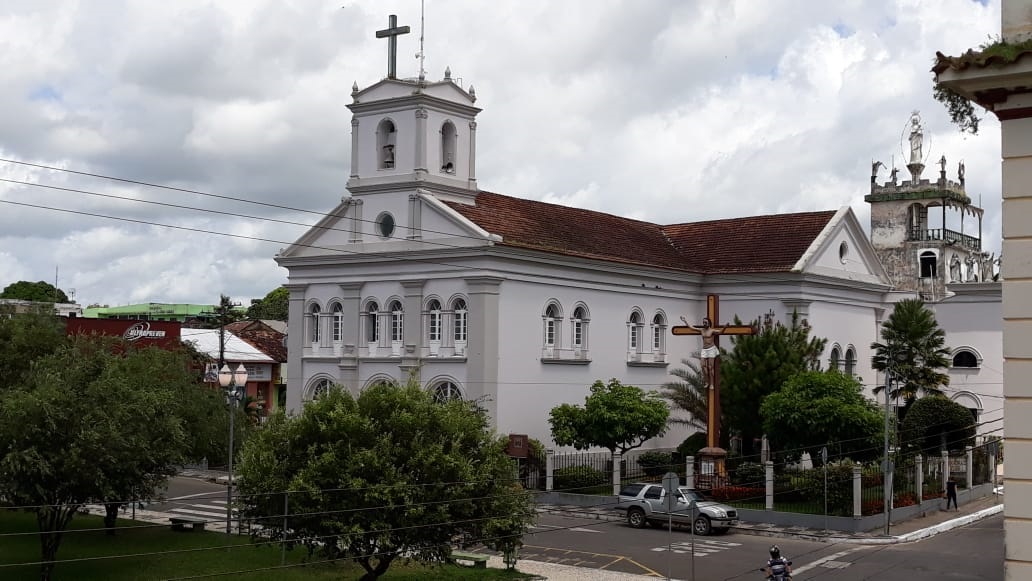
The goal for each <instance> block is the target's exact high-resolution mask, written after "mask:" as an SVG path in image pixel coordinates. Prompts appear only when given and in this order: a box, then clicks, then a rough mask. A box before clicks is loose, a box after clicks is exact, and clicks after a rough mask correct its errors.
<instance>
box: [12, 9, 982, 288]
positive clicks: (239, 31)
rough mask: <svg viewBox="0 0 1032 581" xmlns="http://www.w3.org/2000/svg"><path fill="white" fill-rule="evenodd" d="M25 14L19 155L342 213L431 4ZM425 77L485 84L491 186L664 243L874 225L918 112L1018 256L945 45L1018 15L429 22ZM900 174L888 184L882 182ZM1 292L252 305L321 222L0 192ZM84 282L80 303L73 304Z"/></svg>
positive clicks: (846, 12)
mask: <svg viewBox="0 0 1032 581" xmlns="http://www.w3.org/2000/svg"><path fill="white" fill-rule="evenodd" d="M342 3H343V4H344V6H343V8H342V7H341V6H340V4H341V2H339V3H336V4H333V3H322V4H320V3H314V2H282V1H278V0H261V1H258V2H253V1H243V0H234V1H228V0H227V1H225V2H218V3H210V2H203V1H201V0H184V1H182V2H171V3H168V2H166V3H154V2H146V3H136V2H121V1H118V0H103V1H96V2H57V1H44V0H25V1H21V2H18V1H14V2H11V3H9V6H6V7H5V12H4V13H3V14H2V15H0V108H3V110H4V112H5V114H4V115H2V116H0V155H2V156H3V157H13V158H18V159H24V160H27V161H34V162H40V163H44V164H48V165H58V166H61V167H67V168H69V169H76V170H82V171H88V172H95V173H101V174H108V175H115V176H119V177H125V178H129V179H133V180H140V181H149V182H157V183H162V184H166V185H171V186H176V187H180V188H185V189H193V190H201V191H206V192H211V193H216V194H221V195H226V196H232V197H235V198H240V199H243V200H253V201H256V202H261V203H271V204H278V205H284V206H290V207H293V208H300V209H305V210H312V211H316V212H324V211H326V210H328V209H329V208H331V207H333V205H334V204H335V203H336V201H337V200H338V199H339V197H340V195H341V194H342V193H343V192H344V183H345V181H346V180H347V176H348V174H349V168H348V163H349V160H350V155H349V151H348V149H349V147H350V112H349V111H348V110H347V108H346V104H347V103H348V102H350V92H351V84H352V82H354V81H357V82H358V83H359V85H361V86H368V85H369V84H372V83H373V82H375V81H377V80H379V79H380V78H382V76H383V75H384V61H385V58H384V54H385V46H384V45H385V42H384V41H383V40H380V39H376V38H374V31H375V30H378V29H380V28H383V27H384V26H385V25H386V22H387V15H388V14H398V16H399V21H400V23H401V24H408V25H410V26H412V28H413V33H412V34H409V35H406V36H403V37H401V38H400V40H399V65H398V66H399V71H400V73H401V74H402V75H414V74H415V73H416V67H417V62H416V60H415V59H414V58H412V55H413V54H415V52H416V51H417V50H418V32H419V28H418V24H419V14H418V4H416V3H413V2H411V1H408V0H383V1H381V2H377V3H366V2H358V1H357V0H347V1H344V2H342ZM427 9H428V10H429V12H428V13H427V15H426V55H427V59H426V67H427V70H428V74H429V76H430V77H431V78H439V77H440V76H441V75H442V74H443V71H444V68H445V66H448V65H450V67H451V69H452V71H453V74H454V75H455V76H456V77H459V78H461V79H462V82H463V83H464V84H465V85H467V86H468V85H469V84H470V83H472V84H474V85H475V86H476V88H477V93H478V96H479V100H478V102H477V105H478V106H481V107H483V109H484V110H483V112H482V113H481V114H480V117H479V127H478V132H477V133H478V140H479V143H478V151H477V154H478V162H479V167H478V168H477V169H478V171H477V174H478V179H479V182H480V185H481V187H482V188H484V189H487V190H491V191H497V192H500V193H505V194H510V195H518V196H526V197H530V198H534V199H542V200H548V201H553V202H558V203H564V204H570V205H575V206H580V207H586V208H591V209H596V210H602V211H606V212H611V213H615V214H621V215H626V216H630V217H634V218H640V219H645V220H652V221H657V222H675V221H689V220H700V219H711V218H721V217H731V216H741V215H746V214H756V213H765V212H782V211H799V210H821V209H836V208H838V207H839V206H841V205H843V204H849V205H851V206H852V207H853V208H854V210H855V211H856V212H857V214H858V216H860V217H861V220H866V216H867V215H868V211H867V207H866V204H865V203H864V202H863V195H864V193H865V189H866V188H867V186H868V184H869V175H870V174H869V171H870V162H871V160H872V159H879V160H881V161H884V162H885V163H890V162H891V161H892V160H893V158H895V159H896V161H897V165H900V166H901V165H902V164H901V163H900V162H899V159H900V145H899V141H900V134H901V131H902V130H903V127H904V125H905V123H906V121H907V117H908V116H909V113H910V111H911V110H913V109H920V110H921V112H922V115H923V117H924V119H925V121H926V124H927V127H928V137H929V143H930V148H931V149H932V156H933V157H934V158H935V159H938V157H939V156H940V155H946V157H947V159H948V161H949V168H950V171H951V173H952V172H954V171H955V169H954V168H955V164H956V161H958V160H960V159H964V160H965V162H966V167H967V177H968V191H969V192H970V193H971V194H972V197H973V198H974V199H975V200H976V201H978V200H979V199H981V204H982V205H983V207H984V208H985V210H986V215H985V221H984V223H983V232H984V235H985V239H986V240H987V245H988V246H989V247H990V248H993V249H998V247H999V236H1000V217H999V212H1000V183H999V182H1000V177H999V170H998V167H999V127H998V124H997V123H996V122H995V121H994V120H992V119H989V120H986V121H985V122H984V123H983V129H982V134H980V135H978V136H974V137H972V136H964V135H962V134H960V133H959V132H958V131H957V130H956V129H955V128H954V127H952V126H951V125H950V124H949V122H948V119H947V117H946V114H945V112H944V110H943V108H942V107H941V105H939V104H938V103H936V102H934V101H933V100H932V98H931V74H930V73H929V70H928V69H929V68H930V66H931V60H932V57H933V55H934V52H935V51H936V50H942V51H943V52H945V53H948V54H957V53H960V52H962V51H963V50H965V49H967V48H968V47H972V46H976V45H978V44H979V43H981V42H983V41H984V40H985V38H986V37H987V35H990V34H995V33H996V32H997V31H998V29H999V10H1000V7H999V3H998V2H990V3H989V5H988V6H983V5H981V4H980V3H977V2H971V1H970V0H941V1H938V0H898V1H892V0H886V1H880V2H868V1H864V2H860V1H859V0H847V1H843V2H818V1H816V0H814V1H812V2H797V1H790V0H784V1H781V2H753V1H749V0H738V1H728V0H704V1H699V2H691V3H688V2H681V1H677V0H651V1H650V2H617V1H616V0H590V1H589V0H570V1H566V2H550V1H548V0H526V1H523V2H519V3H493V4H491V5H490V6H485V5H483V4H482V3H480V2H473V0H440V1H435V2H433V3H431V4H430V5H428V6H427ZM883 177H884V174H883ZM0 178H7V179H19V180H24V181H29V182H38V183H44V184H50V185H56V186H61V187H70V188H77V189H83V190H90V191H96V192H101V193H106V194H114V195H118V196H126V197H130V198H132V199H143V200H155V201H161V202H165V203H169V204H177V205H181V206H191V207H203V208H208V209H214V210H220V211H224V212H229V213H234V214H247V215H257V216H264V217H271V216H275V217H277V218H284V219H288V220H296V221H303V222H308V223H311V222H314V221H315V219H316V217H315V216H312V215H311V214H305V213H299V212H289V211H284V210H279V209H274V208H270V207H268V206H260V205H253V204H245V203H243V202H237V201H232V200H226V199H221V200H220V199H212V198H205V197H203V196H198V195H194V194H189V193H186V192H182V191H178V192H177V191H169V190H156V189H153V188H147V187H143V186H139V185H134V184H126V183H117V182H110V181H106V180H100V179H95V178H88V177H85V176H76V175H70V174H62V173H60V172H50V171H44V170H38V169H28V168H25V167H22V166H14V165H10V164H3V163H0ZM0 200H5V201H13V202H19V203H22V204H37V205H46V206H50V207H55V208H65V209H71V210H75V211H79V212H88V213H93V214H103V215H109V216H117V217H122V218H129V219H133V220H139V221H142V222H153V223H160V224H171V225H179V226H182V227H186V228H195V229H199V230H213V231H219V232H229V233H236V234H241V235H245V236H252V237H257V238H268V239H272V240H277V241H280V242H258V241H253V240H244V239H233V238H227V237H223V236H214V235H210V234H203V233H200V232H193V231H189V230H172V229H164V228H160V227H156V226H150V225H146V224H140V223H131V222H125V221H113V220H109V219H104V218H99V217H93V216H87V215H84V214H69V213H61V212H56V211H53V210H43V209H34V208H29V207H26V206H14V205H9V204H5V203H0V236H3V238H2V239H0V248H3V251H2V252H0V286H2V285H6V284H8V283H9V282H12V281H15V280H19V279H31V280H38V279H45V280H50V279H52V277H53V270H54V267H55V265H59V266H60V271H61V279H62V281H65V280H67V281H69V282H68V285H67V286H68V287H72V286H74V287H76V288H77V290H78V296H79V298H80V300H82V301H85V302H105V303H112V304H119V303H127V302H133V301H148V300H155V301H183V302H213V301H215V300H217V297H218V294H219V293H227V294H231V295H233V296H234V298H236V299H237V300H240V301H243V302H245V303H246V300H247V299H248V298H250V297H260V296H264V294H265V293H266V292H267V291H268V290H270V289H271V288H272V287H274V286H276V285H277V284H280V283H282V282H283V281H284V275H285V273H284V272H283V271H282V270H281V269H279V268H278V267H277V266H276V265H275V263H274V262H273V260H272V256H273V254H274V253H275V252H276V251H277V250H278V249H279V248H280V247H282V246H286V245H287V243H289V242H290V241H291V240H293V238H294V237H296V235H297V234H298V233H299V232H300V231H301V228H300V227H295V226H284V225H282V224H276V223H270V222H262V221H255V220H251V219H245V218H236V217H232V216H226V215H213V214H209V213H199V212H197V211H194V210H190V209H187V208H173V207H169V206H157V205H144V204H138V203H133V202H128V201H122V200H116V199H111V198H98V197H91V196H86V195H83V194H76V193H74V192H62V191H55V190H45V189H40V188H33V187H29V186H18V185H11V184H6V183H2V182H0ZM62 286H65V285H64V284H63V283H62Z"/></svg>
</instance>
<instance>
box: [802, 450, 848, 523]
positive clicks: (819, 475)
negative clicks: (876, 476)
mask: <svg viewBox="0 0 1032 581" xmlns="http://www.w3.org/2000/svg"><path fill="white" fill-rule="evenodd" d="M792 482H793V484H794V486H795V489H796V491H797V492H798V494H799V496H800V497H801V499H802V500H808V501H821V502H823V501H824V469H823V468H813V469H810V470H803V471H801V472H799V473H798V475H796V476H795V477H794V478H793V479H792ZM828 514H832V515H838V516H852V514H853V464H852V463H851V462H849V461H843V462H829V463H828Z"/></svg>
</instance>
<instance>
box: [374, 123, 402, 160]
mask: <svg viewBox="0 0 1032 581" xmlns="http://www.w3.org/2000/svg"><path fill="white" fill-rule="evenodd" d="M396 141H397V131H396V130H395V128H394V122H393V121H391V120H390V119H384V120H383V121H380V124H379V125H377V127H376V149H377V151H376V155H377V159H378V160H379V163H378V165H377V167H379V168H380V169H394V147H395V145H396Z"/></svg>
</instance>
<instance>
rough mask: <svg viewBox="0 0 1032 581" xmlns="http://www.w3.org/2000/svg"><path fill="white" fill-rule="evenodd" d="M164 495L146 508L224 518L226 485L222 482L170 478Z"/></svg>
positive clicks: (219, 519)
mask: <svg viewBox="0 0 1032 581" xmlns="http://www.w3.org/2000/svg"><path fill="white" fill-rule="evenodd" d="M165 497H166V500H165V501H164V502H160V503H157V502H156V503H154V504H151V505H149V506H148V507H147V508H148V509H149V510H154V511H159V512H167V513H170V514H180V515H183V516H193V517H197V518H203V519H207V520H212V521H222V522H225V520H226V487H225V486H224V485H222V484H214V483H211V482H205V481H204V480H198V479H196V478H182V477H177V478H172V479H170V480H169V483H168V489H167V490H166V491H165ZM212 528H214V527H212Z"/></svg>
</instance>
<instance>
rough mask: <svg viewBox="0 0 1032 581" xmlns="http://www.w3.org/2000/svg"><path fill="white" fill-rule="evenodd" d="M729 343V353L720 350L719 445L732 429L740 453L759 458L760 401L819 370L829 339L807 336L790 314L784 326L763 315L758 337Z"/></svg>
mask: <svg viewBox="0 0 1032 581" xmlns="http://www.w3.org/2000/svg"><path fill="white" fill-rule="evenodd" d="M735 323H739V321H738V320H737V318H736V320H735ZM757 323H758V321H757ZM731 342H732V344H733V345H734V348H733V349H732V350H731V351H725V350H724V349H721V362H720V373H721V382H720V383H721V386H720V410H721V415H722V417H723V418H724V419H725V420H726V421H727V429H725V430H724V433H722V434H721V438H722V439H721V441H722V442H723V441H726V438H727V435H728V433H729V432H730V431H732V430H733V431H736V432H738V434H739V435H740V436H741V438H742V450H743V453H749V452H750V451H751V452H752V453H758V452H759V445H758V444H757V442H759V439H760V437H761V436H762V435H763V427H762V426H763V421H762V418H761V417H760V406H761V405H762V404H763V400H764V399H765V398H766V397H767V396H768V395H770V394H772V393H774V392H776V391H778V390H779V389H781V386H782V385H783V384H784V383H785V381H787V380H788V379H789V378H790V377H792V376H793V375H795V374H797V373H799V372H802V371H809V370H816V369H819V367H820V357H821V354H822V353H823V352H824V346H825V345H826V344H827V342H828V340H827V339H822V338H815V337H810V325H809V323H807V322H806V320H805V319H801V318H800V317H799V314H798V313H793V314H792V321H791V323H790V324H789V325H785V324H783V323H781V322H780V321H778V322H775V321H774V318H773V316H767V317H765V319H764V322H763V325H761V326H760V332H759V333H757V334H756V335H742V336H739V337H732V338H731ZM800 405H805V402H800Z"/></svg>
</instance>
